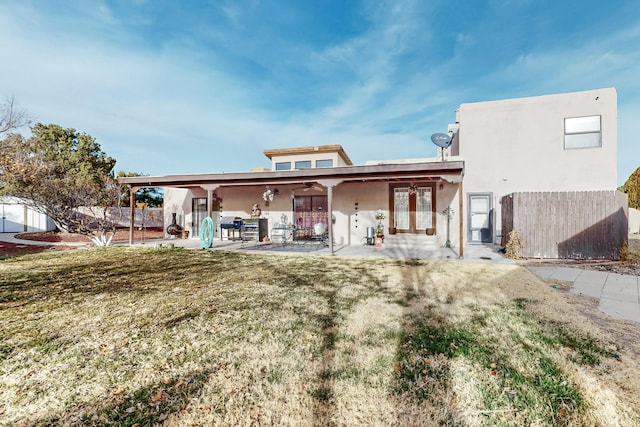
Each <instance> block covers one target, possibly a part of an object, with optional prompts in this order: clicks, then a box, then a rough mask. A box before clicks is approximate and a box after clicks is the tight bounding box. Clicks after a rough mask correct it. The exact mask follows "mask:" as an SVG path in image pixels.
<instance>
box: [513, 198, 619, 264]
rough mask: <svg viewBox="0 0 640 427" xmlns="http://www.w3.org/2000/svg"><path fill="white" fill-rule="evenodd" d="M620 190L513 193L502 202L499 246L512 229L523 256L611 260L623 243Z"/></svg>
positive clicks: (617, 253)
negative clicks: (518, 241) (516, 236)
mask: <svg viewBox="0 0 640 427" xmlns="http://www.w3.org/2000/svg"><path fill="white" fill-rule="evenodd" d="M627 223H628V205H627V195H626V194H624V193H621V192H619V191H575V192H574V191H571V192H541V193H540V192H536V193H512V194H509V195H507V196H504V197H503V198H502V236H503V237H502V239H503V241H502V245H503V246H505V245H506V243H507V242H506V239H507V235H508V233H509V232H510V231H511V230H516V231H517V232H518V233H519V235H520V239H521V240H522V246H521V248H520V255H521V256H523V257H527V258H570V259H613V260H617V259H619V258H620V248H621V247H622V246H623V245H625V244H626V243H627V232H628V228H627Z"/></svg>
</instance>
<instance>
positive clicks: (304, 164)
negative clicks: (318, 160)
mask: <svg viewBox="0 0 640 427" xmlns="http://www.w3.org/2000/svg"><path fill="white" fill-rule="evenodd" d="M296 169H311V160H301V161H299V162H296Z"/></svg>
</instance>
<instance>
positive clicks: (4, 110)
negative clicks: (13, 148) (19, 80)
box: [0, 96, 29, 136]
mask: <svg viewBox="0 0 640 427" xmlns="http://www.w3.org/2000/svg"><path fill="white" fill-rule="evenodd" d="M28 124H29V118H28V117H27V112H26V111H25V110H22V109H19V108H17V106H16V103H15V100H14V99H13V96H11V97H8V98H7V99H6V100H5V102H4V104H2V106H0V136H2V135H4V134H6V133H8V132H9V131H11V130H14V129H18V128H20V127H22V126H26V125H28Z"/></svg>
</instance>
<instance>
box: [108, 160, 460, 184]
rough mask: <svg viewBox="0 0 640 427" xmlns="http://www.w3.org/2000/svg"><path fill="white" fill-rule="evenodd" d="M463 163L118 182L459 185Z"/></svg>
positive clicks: (164, 177) (171, 176)
mask: <svg viewBox="0 0 640 427" xmlns="http://www.w3.org/2000/svg"><path fill="white" fill-rule="evenodd" d="M463 175H464V161H450V162H425V163H406V164H380V165H365V166H346V167H334V168H314V169H299V170H289V171H266V172H240V173H220V174H189V175H167V176H157V177H150V176H137V177H123V178H119V181H120V183H122V184H126V185H130V186H131V187H132V188H133V189H140V188H147V187H178V188H188V187H194V186H202V187H205V186H207V187H208V186H211V185H214V186H230V185H233V186H237V185H259V184H264V185H266V184H271V185H273V184H297V183H303V182H314V181H326V180H331V181H337V182H349V181H350V182H353V181H401V180H409V179H425V180H438V179H443V180H446V181H450V182H460V181H461V180H462V177H463Z"/></svg>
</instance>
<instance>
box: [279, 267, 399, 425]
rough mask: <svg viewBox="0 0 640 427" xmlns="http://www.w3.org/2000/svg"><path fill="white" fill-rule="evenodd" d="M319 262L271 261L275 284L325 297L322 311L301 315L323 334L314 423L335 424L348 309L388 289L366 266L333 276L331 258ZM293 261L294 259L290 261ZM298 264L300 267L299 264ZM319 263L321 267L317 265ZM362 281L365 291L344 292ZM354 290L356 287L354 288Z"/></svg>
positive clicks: (303, 310) (314, 391)
mask: <svg viewBox="0 0 640 427" xmlns="http://www.w3.org/2000/svg"><path fill="white" fill-rule="evenodd" d="M317 260H318V264H317V265H309V264H308V263H309V262H311V263H313V262H314V259H313V258H301V259H299V260H297V261H293V265H291V264H289V265H287V266H286V267H284V266H282V265H279V264H278V263H277V262H272V263H270V264H269V267H268V268H269V270H271V271H272V272H273V276H274V277H275V278H276V279H274V280H273V284H274V285H275V286H278V287H280V288H296V289H300V288H305V289H307V290H308V291H310V292H311V293H312V294H313V295H316V296H319V297H321V300H322V301H323V302H324V306H325V309H324V311H323V312H321V313H317V312H314V311H312V310H307V309H306V308H305V307H300V308H299V310H298V311H297V314H298V315H299V316H303V317H304V318H305V319H311V320H312V322H313V323H315V324H317V325H318V329H319V334H320V337H321V343H320V347H319V348H318V349H317V356H316V358H317V365H318V367H319V369H318V370H317V373H316V378H315V381H314V382H313V383H312V385H311V386H310V387H309V388H308V390H307V392H308V393H309V394H310V395H311V396H312V397H313V399H314V404H313V420H312V421H311V422H310V424H311V425H314V426H327V425H333V423H334V422H335V420H334V419H335V412H336V402H335V395H334V385H335V384H334V383H335V379H336V376H337V375H338V374H339V373H338V372H337V369H336V366H335V365H336V361H335V358H336V351H338V350H337V346H338V345H339V341H340V340H341V337H340V334H339V327H340V321H341V320H342V317H343V316H344V313H346V312H348V311H349V310H350V309H351V308H352V306H353V305H354V304H356V303H358V302H360V301H362V300H363V299H366V298H368V297H369V296H373V295H383V294H385V293H386V292H387V290H386V289H385V288H384V286H383V283H382V280H381V278H380V277H377V276H375V275H374V274H372V273H371V271H370V270H368V269H367V268H366V267H364V266H361V265H360V266H356V267H353V266H352V267H351V268H350V269H349V271H348V272H347V273H346V274H345V275H344V276H342V277H340V278H336V277H335V276H333V275H332V274H331V273H332V269H331V268H330V267H328V268H325V267H323V266H324V265H326V263H327V262H328V261H327V260H326V259H325V258H318V259H317ZM289 262H291V260H290V261H289ZM296 264H297V265H298V267H296ZM316 267H317V268H316ZM354 285H355V286H357V285H362V288H361V289H362V292H361V293H359V294H355V295H354V294H352V293H351V294H350V295H349V296H348V297H345V295H342V294H341V290H342V289H343V288H344V287H347V286H354ZM351 290H353V289H351Z"/></svg>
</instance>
